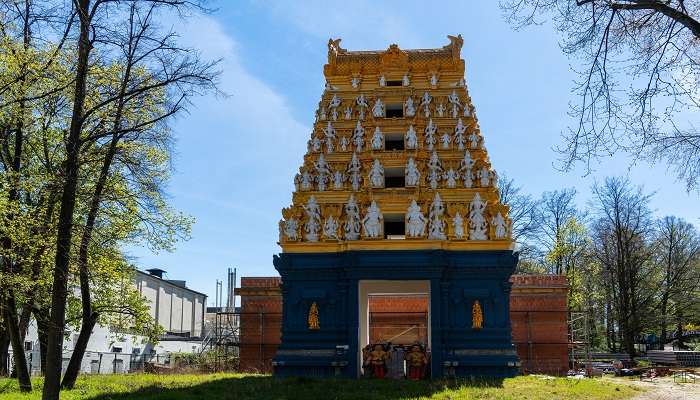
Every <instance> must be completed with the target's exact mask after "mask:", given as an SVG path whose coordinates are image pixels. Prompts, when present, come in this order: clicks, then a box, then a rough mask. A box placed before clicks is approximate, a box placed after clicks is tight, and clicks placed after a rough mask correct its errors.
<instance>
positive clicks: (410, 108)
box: [404, 96, 416, 117]
mask: <svg viewBox="0 0 700 400" xmlns="http://www.w3.org/2000/svg"><path fill="white" fill-rule="evenodd" d="M404 109H405V110H406V116H407V117H413V116H414V115H416V106H415V105H413V97H411V96H408V98H407V99H406V102H405V103H404Z"/></svg>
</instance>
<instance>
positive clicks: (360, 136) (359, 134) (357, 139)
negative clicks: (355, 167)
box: [352, 120, 365, 152]
mask: <svg viewBox="0 0 700 400" xmlns="http://www.w3.org/2000/svg"><path fill="white" fill-rule="evenodd" d="M352 143H353V144H354V145H355V150H356V151H360V152H361V151H362V147H363V146H364V145H365V128H363V127H362V124H361V123H360V121H359V120H358V121H357V124H356V125H355V130H353V131H352Z"/></svg>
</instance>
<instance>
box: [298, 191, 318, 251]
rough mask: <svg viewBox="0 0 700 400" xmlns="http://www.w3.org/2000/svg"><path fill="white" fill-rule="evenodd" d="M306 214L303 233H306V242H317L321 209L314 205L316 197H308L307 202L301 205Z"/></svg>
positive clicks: (316, 204)
mask: <svg viewBox="0 0 700 400" xmlns="http://www.w3.org/2000/svg"><path fill="white" fill-rule="evenodd" d="M302 207H303V208H304V211H305V212H306V223H305V224H304V232H306V235H305V237H306V240H308V241H309V242H317V241H318V232H319V231H320V229H321V208H320V207H319V206H318V203H316V197H314V196H313V195H312V196H311V197H309V201H308V202H307V203H306V204H305V205H303V204H302Z"/></svg>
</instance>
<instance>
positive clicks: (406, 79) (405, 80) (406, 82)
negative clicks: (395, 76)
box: [401, 74, 411, 86]
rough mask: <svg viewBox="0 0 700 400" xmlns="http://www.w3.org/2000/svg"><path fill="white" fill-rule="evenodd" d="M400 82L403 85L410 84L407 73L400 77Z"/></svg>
mask: <svg viewBox="0 0 700 400" xmlns="http://www.w3.org/2000/svg"><path fill="white" fill-rule="evenodd" d="M401 83H402V84H403V85H404V86H409V85H410V84H411V79H410V78H409V77H408V74H403V78H402V79H401Z"/></svg>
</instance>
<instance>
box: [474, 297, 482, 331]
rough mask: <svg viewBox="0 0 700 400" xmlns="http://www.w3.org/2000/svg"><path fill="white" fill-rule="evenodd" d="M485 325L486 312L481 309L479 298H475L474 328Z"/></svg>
mask: <svg viewBox="0 0 700 400" xmlns="http://www.w3.org/2000/svg"><path fill="white" fill-rule="evenodd" d="M483 327H484V313H483V312H482V311H481V304H479V300H474V305H472V329H481V328H483Z"/></svg>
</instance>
